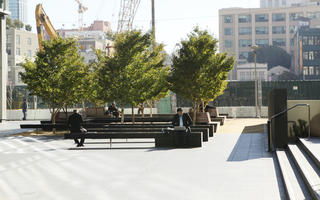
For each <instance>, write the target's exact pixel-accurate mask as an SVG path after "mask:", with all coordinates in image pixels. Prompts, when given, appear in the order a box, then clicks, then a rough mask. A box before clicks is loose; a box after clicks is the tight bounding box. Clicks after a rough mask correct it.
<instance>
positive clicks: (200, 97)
mask: <svg viewBox="0 0 320 200" xmlns="http://www.w3.org/2000/svg"><path fill="white" fill-rule="evenodd" d="M217 43H218V41H217V40H216V39H214V37H213V36H212V35H210V34H209V33H208V32H207V31H202V30H199V28H198V27H196V28H195V29H194V30H193V31H192V32H191V34H189V35H188V39H187V40H183V41H181V47H180V49H179V50H178V52H177V55H173V66H172V69H171V74H170V77H169V82H170V87H171V90H172V91H173V92H175V93H177V94H178V95H180V96H182V97H184V98H186V99H189V100H190V101H192V102H193V103H194V105H195V106H196V105H198V106H199V104H200V103H201V102H203V101H204V102H208V101H212V100H214V99H215V98H216V97H217V96H219V95H221V94H222V93H223V91H224V89H225V88H226V86H227V81H226V80H227V78H228V72H229V71H230V70H231V69H232V68H233V65H234V58H233V57H228V56H227V54H226V53H218V52H217Z"/></svg>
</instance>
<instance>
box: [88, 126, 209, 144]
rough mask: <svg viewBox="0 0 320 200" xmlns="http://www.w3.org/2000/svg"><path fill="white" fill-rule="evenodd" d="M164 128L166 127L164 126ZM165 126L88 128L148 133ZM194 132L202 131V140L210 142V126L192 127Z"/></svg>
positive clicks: (157, 130) (98, 130)
mask: <svg viewBox="0 0 320 200" xmlns="http://www.w3.org/2000/svg"><path fill="white" fill-rule="evenodd" d="M163 128H164V127H163ZM163 128H159V127H149V128H146V127H143V128H136V127H134V128H133V127H131V128H118V127H117V128H112V127H110V128H101V129H97V128H93V129H87V130H88V132H105V133H107V132H126V133H132V132H147V133H153V132H162V129H163ZM191 131H192V132H201V133H202V136H203V138H202V141H203V142H208V141H209V128H191Z"/></svg>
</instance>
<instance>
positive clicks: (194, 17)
mask: <svg viewBox="0 0 320 200" xmlns="http://www.w3.org/2000/svg"><path fill="white" fill-rule="evenodd" d="M80 1H81V2H82V4H83V5H84V6H86V7H87V8H88V10H87V11H86V12H85V13H84V17H83V18H84V24H85V25H86V26H89V25H90V24H91V23H92V22H93V21H94V20H105V21H110V22H111V26H112V29H113V30H116V29H117V21H118V13H119V9H120V0H80ZM38 3H42V5H43V9H44V10H45V12H46V14H47V15H48V16H49V18H50V20H51V22H52V24H53V26H54V27H55V29H60V28H77V27H78V12H77V10H78V4H77V2H76V1H75V0H28V23H29V24H31V25H32V26H33V31H34V32H35V17H34V10H35V7H36V5H37V4H38ZM259 4H260V0H155V13H156V41H157V42H160V43H163V44H165V45H166V46H165V49H166V51H167V52H168V53H171V52H173V51H174V50H175V48H176V44H177V43H179V42H180V41H181V40H182V39H186V38H187V35H188V33H190V32H191V31H192V29H193V27H195V26H199V27H200V28H202V29H208V30H209V31H210V33H212V34H213V35H214V36H215V37H216V38H218V34H219V22H218V20H219V13H218V11H219V9H221V8H229V7H243V8H256V7H259ZM133 27H134V28H138V29H142V30H144V31H148V30H150V29H151V0H141V3H140V6H139V9H138V12H137V15H136V17H135V20H134V23H133Z"/></svg>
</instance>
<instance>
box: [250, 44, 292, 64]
mask: <svg viewBox="0 0 320 200" xmlns="http://www.w3.org/2000/svg"><path fill="white" fill-rule="evenodd" d="M247 60H248V62H251V63H253V62H254V53H253V52H250V53H249V55H248V59H247ZM257 63H267V64H268V69H271V68H272V67H275V66H278V65H280V66H283V67H286V68H288V69H289V68H290V67H291V56H290V55H289V54H288V53H287V52H286V51H285V50H284V49H282V48H280V47H276V46H263V47H260V48H258V49H257Z"/></svg>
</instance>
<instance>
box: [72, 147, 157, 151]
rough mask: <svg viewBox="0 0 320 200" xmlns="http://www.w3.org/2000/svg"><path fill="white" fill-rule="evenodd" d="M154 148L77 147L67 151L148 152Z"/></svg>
mask: <svg viewBox="0 0 320 200" xmlns="http://www.w3.org/2000/svg"><path fill="white" fill-rule="evenodd" d="M153 148H154V147H112V148H110V147H90V148H87V147H80V148H77V147H73V148H67V150H74V151H76V150H78V151H82V150H141V149H147V150H150V149H153Z"/></svg>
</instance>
